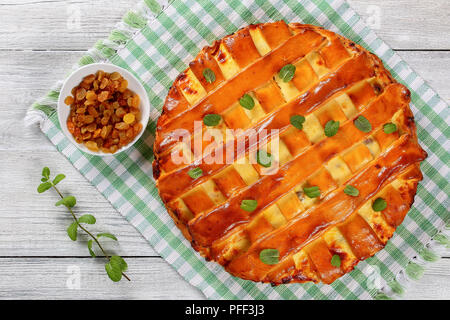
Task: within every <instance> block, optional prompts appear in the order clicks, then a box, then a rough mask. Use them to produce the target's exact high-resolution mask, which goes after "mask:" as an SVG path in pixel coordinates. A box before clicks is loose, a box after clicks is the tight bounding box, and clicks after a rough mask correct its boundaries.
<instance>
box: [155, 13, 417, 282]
mask: <svg viewBox="0 0 450 320" xmlns="http://www.w3.org/2000/svg"><path fill="white" fill-rule="evenodd" d="M286 65H292V66H294V67H295V68H294V69H292V68H291V69H290V70H294V74H293V76H292V75H291V76H290V77H287V79H286V78H285V77H284V75H285V74H283V73H280V70H281V69H283V67H285V66H286ZM205 70H206V71H205ZM211 75H213V77H211ZM244 96H245V97H246V99H247V101H248V100H251V101H253V103H252V104H253V106H252V108H249V107H248V106H247V107H244V106H245V105H246V104H245V103H244V104H242V103H241V102H240V101H241V99H242V98H243V97H244ZM249 97H250V98H251V99H249ZM409 102H410V92H409V91H408V89H407V88H406V87H405V86H404V85H402V84H400V83H397V82H396V81H395V80H394V79H393V78H392V77H391V75H390V73H389V72H388V71H387V70H386V69H385V68H384V67H383V64H382V62H381V60H380V59H379V58H377V57H376V56H375V55H373V54H371V53H370V52H368V51H366V50H365V49H363V48H362V47H360V46H358V45H356V44H355V43H353V42H351V41H350V40H348V39H346V38H343V37H342V36H339V35H337V34H335V33H333V32H330V31H328V30H325V29H323V28H320V27H316V26H312V25H303V24H297V23H291V24H286V23H285V22H283V21H279V22H274V23H265V24H258V25H251V26H248V27H245V28H243V29H240V30H239V31H237V32H236V33H234V34H232V35H229V36H227V37H225V38H223V39H221V40H219V41H216V42H214V43H213V44H212V45H211V46H210V47H205V48H204V49H203V50H202V51H201V52H200V53H199V54H198V56H197V57H196V58H195V59H194V60H193V61H192V62H191V63H190V64H189V68H188V69H187V70H186V71H184V72H183V73H182V74H180V75H179V76H178V77H177V79H176V80H175V82H174V83H173V86H172V87H171V89H170V91H169V93H168V96H167V98H166V101H165V104H164V108H163V111H162V115H161V116H160V118H159V120H158V124H157V129H156V138H155V144H154V155H155V160H154V162H153V175H154V178H155V180H156V184H157V187H158V190H159V194H160V197H161V199H162V201H163V202H164V204H165V206H166V208H167V211H168V213H169V214H170V215H171V217H172V218H173V220H174V221H175V223H176V225H177V226H178V227H179V228H180V230H181V231H182V233H183V234H184V236H185V237H186V239H187V240H189V241H190V242H191V244H192V247H193V248H194V249H195V250H197V251H198V252H199V253H200V254H201V255H202V256H203V257H205V259H207V260H211V261H216V262H217V263H219V264H221V265H222V266H223V267H224V268H225V269H226V270H227V271H228V272H229V273H231V274H232V275H234V276H236V277H240V278H243V279H247V280H252V281H261V282H269V283H272V284H274V285H278V284H282V283H289V282H308V281H313V282H323V283H326V284H329V283H332V282H333V281H334V280H335V279H337V278H339V277H340V276H342V275H344V274H345V273H348V272H350V271H351V270H352V269H353V268H354V267H355V265H356V264H357V263H358V262H359V261H361V260H364V259H366V258H368V257H370V256H372V255H374V254H375V253H376V252H378V251H379V250H381V249H382V248H384V246H385V245H386V243H387V241H388V240H389V239H390V238H391V237H392V235H393V233H394V232H395V230H396V228H397V227H398V226H399V225H400V224H401V222H402V221H403V219H404V217H405V215H406V214H407V212H408V211H409V209H410V207H411V205H412V203H413V201H414V196H415V194H416V190H417V184H418V182H419V181H420V180H421V179H422V174H421V171H420V162H421V161H422V160H424V159H425V158H426V153H425V151H423V150H422V148H421V147H420V146H419V144H418V142H417V136H416V128H415V124H414V117H413V114H412V112H411V110H410V108H409ZM243 105H244V106H243ZM207 115H218V116H220V117H217V116H216V118H218V119H219V121H218V122H217V123H213V124H212V125H211V124H209V125H205V121H204V120H205V116H207ZM294 116H300V119H301V120H302V121H301V122H300V125H298V124H297V125H294V124H295V122H293V121H292V120H293V119H295V118H293V117H294ZM361 119H363V120H365V121H363V122H364V123H363V124H365V126H361V121H360V120H361ZM195 121H197V123H198V122H200V123H201V126H200V127H199V126H198V125H197V126H195V125H194V123H195ZM337 122H339V125H338V130H337V132H334V134H330V133H328V132H327V130H326V127H328V125H330V124H336V123H337ZM367 123H368V124H369V126H367ZM179 129H183V132H185V133H186V134H185V136H184V139H181V138H180V136H179V134H178V132H179ZM213 129H214V130H213ZM227 129H233V130H235V131H234V132H235V133H236V134H235V135H232V136H230V135H227V134H226V131H227ZM238 129H242V130H238ZM249 129H252V130H253V131H252V132H257V133H260V132H263V131H264V129H265V130H268V132H269V134H266V135H265V136H262V137H261V136H260V135H259V136H258V141H257V143H255V140H254V139H251V137H249V136H246V135H245V134H243V132H246V131H245V130H249ZM273 129H277V130H278V136H277V137H276V138H277V152H276V153H274V154H273V155H272V154H270V156H271V158H270V164H269V167H267V166H262V165H261V163H260V162H259V161H254V160H255V158H257V156H258V152H260V151H266V152H267V153H268V151H267V150H271V149H269V147H270V146H271V143H274V141H273V139H275V135H272V134H271V133H270V132H272V131H271V130H273ZM394 129H395V130H394ZM199 136H200V138H198V137H199ZM196 138H197V139H196ZM239 139H241V140H239ZM242 139H243V141H244V142H245V143H244V147H243V148H242V147H241V148H239V147H238V143H237V141H242ZM194 140H195V141H200V145H201V150H202V152H200V153H199V152H197V150H198V149H195V148H194V143H193V141H194ZM225 150H232V151H233V152H232V153H233V154H232V156H231V158H229V159H226V160H225V159H224V161H222V162H220V161H213V160H214V159H218V158H219V157H220V155H225V154H226V155H227V156H228V153H226V152H225ZM174 155H176V156H177V159H180V158H181V159H183V160H184V161H182V163H180V161H174ZM224 157H225V156H224ZM270 170H271V171H270ZM193 172H197V173H198V174H197V175H193V174H192V173H193ZM348 186H351V187H352V188H353V189H352V190H353V192H349V191H348V188H349V187H348ZM308 190H309V192H308ZM311 190H314V191H315V192H313V193H316V194H311ZM355 190H357V192H356V193H355ZM317 191H318V193H319V194H317ZM377 199H381V200H382V201H381V200H377ZM248 200H250V201H251V204H252V205H254V208H250V209H249V208H246V207H245V206H243V203H245V202H246V201H248ZM378 201H381V202H382V204H381V206H380V204H379V203H376V202H378ZM375 203H376V204H375ZM383 204H384V205H383ZM267 249H272V253H273V252H275V253H276V254H275V255H276V256H277V257H276V260H275V262H274V261H273V260H272V261H271V262H270V263H268V262H267V261H265V260H264V259H263V258H262V257H261V253H262V252H264V251H265V252H267Z"/></svg>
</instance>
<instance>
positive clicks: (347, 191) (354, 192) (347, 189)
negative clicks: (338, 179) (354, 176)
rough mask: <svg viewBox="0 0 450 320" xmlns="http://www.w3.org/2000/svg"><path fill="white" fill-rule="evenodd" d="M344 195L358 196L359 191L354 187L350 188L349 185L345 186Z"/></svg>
mask: <svg viewBox="0 0 450 320" xmlns="http://www.w3.org/2000/svg"><path fill="white" fill-rule="evenodd" d="M344 193H345V194H348V195H349V196H352V197H357V196H359V190H358V189H356V188H355V187H354V186H351V185H347V186H345V189H344Z"/></svg>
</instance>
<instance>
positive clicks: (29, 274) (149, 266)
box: [0, 258, 204, 300]
mask: <svg viewBox="0 0 450 320" xmlns="http://www.w3.org/2000/svg"><path fill="white" fill-rule="evenodd" d="M126 261H127V263H128V266H129V270H128V271H127V275H128V276H129V277H130V278H131V279H132V281H131V282H128V281H125V280H122V281H121V282H118V283H113V282H112V281H111V280H109V279H108V277H107V275H106V273H105V269H104V261H103V260H102V259H90V258H85V259H76V258H63V259H55V258H25V259H21V258H16V259H10V258H3V259H0V299H89V300H92V299H174V300H177V299H203V298H204V296H203V294H202V293H201V292H200V291H199V290H198V289H196V288H194V287H193V286H191V285H190V284H189V283H187V282H186V281H184V280H183V279H182V278H181V276H180V275H178V273H177V272H176V271H175V270H174V269H173V268H172V267H170V266H169V265H168V264H167V263H166V262H165V261H163V260H162V259H161V258H127V260H126ZM78 275H79V279H80V281H79V287H78V284H77V278H78Z"/></svg>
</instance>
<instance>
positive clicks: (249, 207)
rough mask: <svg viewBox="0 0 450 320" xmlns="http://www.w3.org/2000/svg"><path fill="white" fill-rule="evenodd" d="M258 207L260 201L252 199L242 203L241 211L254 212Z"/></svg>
mask: <svg viewBox="0 0 450 320" xmlns="http://www.w3.org/2000/svg"><path fill="white" fill-rule="evenodd" d="M257 206H258V201H256V200H252V199H246V200H242V202H241V209H242V210H245V211H248V212H252V211H255V210H256V207H257Z"/></svg>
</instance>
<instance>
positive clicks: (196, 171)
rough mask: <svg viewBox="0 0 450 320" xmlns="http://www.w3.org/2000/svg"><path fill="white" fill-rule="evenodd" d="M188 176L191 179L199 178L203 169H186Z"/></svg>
mask: <svg viewBox="0 0 450 320" xmlns="http://www.w3.org/2000/svg"><path fill="white" fill-rule="evenodd" d="M188 175H189V177H191V178H192V179H197V178H200V177H201V176H202V175H203V170H202V169H200V168H194V169H191V170H189V171H188Z"/></svg>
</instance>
